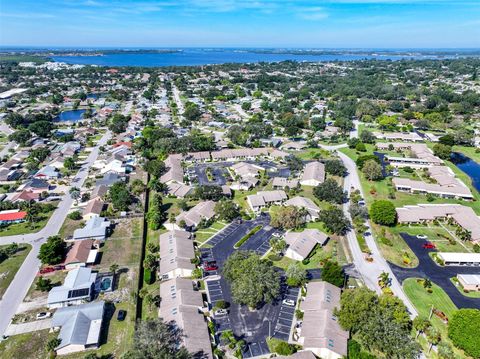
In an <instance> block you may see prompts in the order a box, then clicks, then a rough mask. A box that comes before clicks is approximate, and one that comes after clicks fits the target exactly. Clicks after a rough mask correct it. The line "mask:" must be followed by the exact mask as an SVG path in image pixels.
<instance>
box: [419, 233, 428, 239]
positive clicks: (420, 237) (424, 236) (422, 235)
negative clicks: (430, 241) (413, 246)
mask: <svg viewBox="0 0 480 359" xmlns="http://www.w3.org/2000/svg"><path fill="white" fill-rule="evenodd" d="M417 238H418V239H427V238H428V237H427V236H426V235H424V234H417Z"/></svg>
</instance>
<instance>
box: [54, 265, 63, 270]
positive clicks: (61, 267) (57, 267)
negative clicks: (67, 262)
mask: <svg viewBox="0 0 480 359" xmlns="http://www.w3.org/2000/svg"><path fill="white" fill-rule="evenodd" d="M53 269H55V270H63V269H65V266H64V265H62V264H59V265H56V266H53Z"/></svg>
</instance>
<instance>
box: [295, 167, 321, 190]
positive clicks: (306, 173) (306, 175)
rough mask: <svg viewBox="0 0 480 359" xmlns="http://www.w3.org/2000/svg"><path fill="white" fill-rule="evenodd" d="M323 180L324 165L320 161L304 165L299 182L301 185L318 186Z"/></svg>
mask: <svg viewBox="0 0 480 359" xmlns="http://www.w3.org/2000/svg"><path fill="white" fill-rule="evenodd" d="M324 181H325V165H324V164H323V163H321V162H318V161H315V162H309V163H307V164H306V165H305V169H304V170H303V175H302V179H301V180H300V184H301V185H302V186H315V187H316V186H318V185H319V184H321V183H323V182H324Z"/></svg>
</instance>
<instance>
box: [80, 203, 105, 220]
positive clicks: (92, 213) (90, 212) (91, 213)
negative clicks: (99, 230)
mask: <svg viewBox="0 0 480 359" xmlns="http://www.w3.org/2000/svg"><path fill="white" fill-rule="evenodd" d="M104 206H105V202H103V201H102V200H101V199H99V198H93V199H91V200H90V201H88V203H87V206H86V207H85V209H84V210H83V219H84V220H85V221H88V220H90V219H92V218H93V217H100V214H101V213H102V211H103V207H104Z"/></svg>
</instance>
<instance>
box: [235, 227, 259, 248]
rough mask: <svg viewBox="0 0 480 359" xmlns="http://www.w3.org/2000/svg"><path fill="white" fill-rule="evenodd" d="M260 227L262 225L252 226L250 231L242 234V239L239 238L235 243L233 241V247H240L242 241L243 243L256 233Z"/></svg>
mask: <svg viewBox="0 0 480 359" xmlns="http://www.w3.org/2000/svg"><path fill="white" fill-rule="evenodd" d="M261 229H262V226H256V227H255V228H253V229H252V230H251V231H250V232H248V233H247V234H246V235H245V236H243V237H242V239H240V240H239V241H238V242H237V243H235V245H234V246H233V248H235V249H237V248H240V246H241V245H242V244H243V243H245V242H246V241H247V240H248V239H249V238H250V237H252V236H253V235H254V234H255V233H257V232H258V231H259V230H261Z"/></svg>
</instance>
